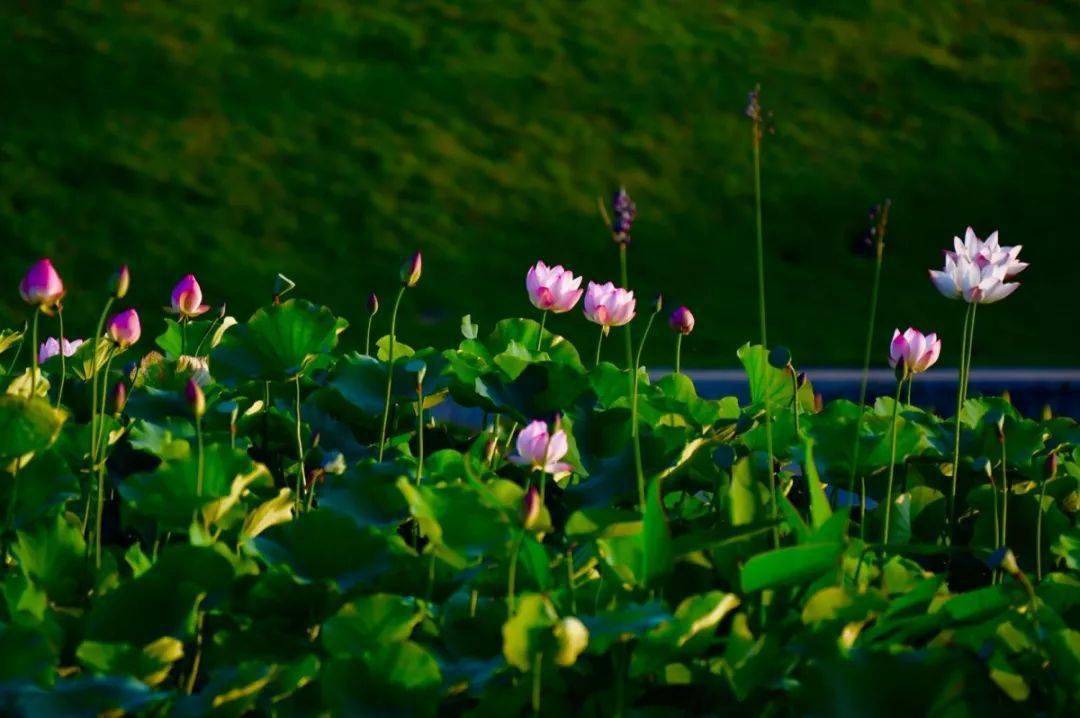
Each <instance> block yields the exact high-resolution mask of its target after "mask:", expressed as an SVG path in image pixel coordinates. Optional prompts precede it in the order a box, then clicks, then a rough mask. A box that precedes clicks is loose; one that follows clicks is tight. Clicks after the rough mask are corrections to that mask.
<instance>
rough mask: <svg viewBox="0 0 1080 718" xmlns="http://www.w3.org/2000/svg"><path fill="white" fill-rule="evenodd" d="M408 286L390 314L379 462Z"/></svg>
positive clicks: (382, 451) (383, 447)
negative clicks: (400, 314) (399, 316)
mask: <svg viewBox="0 0 1080 718" xmlns="http://www.w3.org/2000/svg"><path fill="white" fill-rule="evenodd" d="M406 289H407V286H406V285H402V287H401V289H399V290H398V293H397V298H396V299H394V311H393V312H391V314H390V347H389V349H388V351H387V362H386V402H385V404H384V405H383V415H382V430H381V431H380V432H379V461H382V460H383V454H384V453H385V451H386V426H387V422H388V421H389V420H390V390H391V388H392V387H393V385H394V342H395V341H396V340H397V314H398V308H399V307H400V306H401V298H402V297H403V296H405V290H406Z"/></svg>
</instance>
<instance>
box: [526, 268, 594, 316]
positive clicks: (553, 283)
mask: <svg viewBox="0 0 1080 718" xmlns="http://www.w3.org/2000/svg"><path fill="white" fill-rule="evenodd" d="M525 289H526V290H528V292H529V301H530V302H532V305H533V306H534V307H536V308H537V309H541V310H543V311H545V312H554V313H555V314H562V313H563V312H568V311H570V310H571V309H573V308H574V306H575V305H576V304H577V303H578V300H579V299H581V295H582V294H584V290H583V289H581V277H575V276H574V273H573V272H571V271H570V270H569V269H564V268H563V266H562V265H561V264H557V265H555V266H554V267H549V266H547V265H546V264H544V263H543V262H537V263H536V264H535V265H534V266H532V267H529V271H528V273H527V274H526V275H525Z"/></svg>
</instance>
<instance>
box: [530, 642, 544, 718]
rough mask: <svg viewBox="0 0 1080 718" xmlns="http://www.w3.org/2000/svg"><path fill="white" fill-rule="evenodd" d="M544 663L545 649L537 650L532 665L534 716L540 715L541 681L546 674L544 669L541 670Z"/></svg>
mask: <svg viewBox="0 0 1080 718" xmlns="http://www.w3.org/2000/svg"><path fill="white" fill-rule="evenodd" d="M543 663H544V653H543V651H537V653H536V657H535V658H533V666H532V674H533V675H532V679H533V680H532V712H533V715H534V716H539V715H540V683H541V681H542V679H543V675H544V673H543V670H541V669H542V668H543Z"/></svg>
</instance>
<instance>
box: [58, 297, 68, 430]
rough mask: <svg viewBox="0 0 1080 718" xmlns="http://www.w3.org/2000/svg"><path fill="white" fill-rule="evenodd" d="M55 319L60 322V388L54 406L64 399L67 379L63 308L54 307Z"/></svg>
mask: <svg viewBox="0 0 1080 718" xmlns="http://www.w3.org/2000/svg"><path fill="white" fill-rule="evenodd" d="M56 320H57V321H58V322H60V388H59V389H57V391H56V408H57V409H59V408H60V403H61V402H62V401H63V399H64V383H65V382H66V381H67V357H66V356H64V310H63V308H61V307H59V306H58V307H57V308H56Z"/></svg>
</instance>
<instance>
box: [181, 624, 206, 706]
mask: <svg viewBox="0 0 1080 718" xmlns="http://www.w3.org/2000/svg"><path fill="white" fill-rule="evenodd" d="M205 618H206V614H205V613H203V611H202V610H200V611H199V617H198V619H197V621H196V625H195V656H194V658H192V659H191V672H190V673H188V677H187V682H186V683H185V685H184V692H185V693H187V694H188V695H191V694H192V692H194V690H195V681H196V680H198V678H199V663H201V662H202V644H203V637H202V632H203V621H204V620H205Z"/></svg>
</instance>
